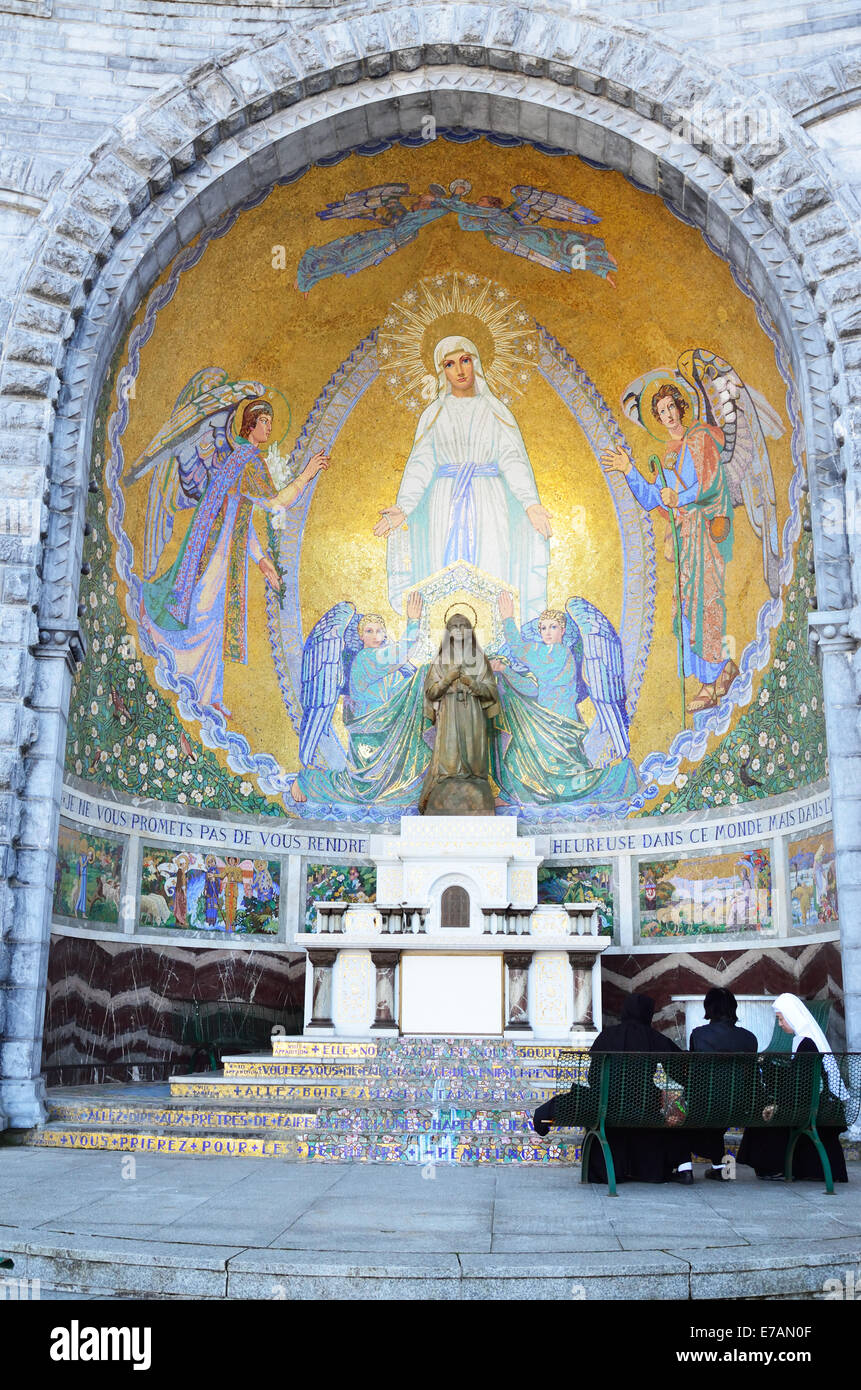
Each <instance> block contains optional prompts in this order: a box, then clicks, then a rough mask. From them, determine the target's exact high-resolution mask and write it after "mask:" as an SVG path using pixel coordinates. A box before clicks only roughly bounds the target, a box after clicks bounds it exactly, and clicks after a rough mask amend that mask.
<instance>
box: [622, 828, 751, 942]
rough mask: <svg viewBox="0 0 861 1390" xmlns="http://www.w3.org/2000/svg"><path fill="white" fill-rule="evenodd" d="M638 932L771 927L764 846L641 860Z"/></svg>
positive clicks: (735, 930) (735, 931)
mask: <svg viewBox="0 0 861 1390" xmlns="http://www.w3.org/2000/svg"><path fill="white" fill-rule="evenodd" d="M639 873H640V935H641V936H643V937H653V936H699V935H701V934H702V935H711V934H717V933H726V934H727V935H728V936H732V935H736V934H743V933H747V932H756V933H759V934H760V935H768V934H770V933H771V932H772V930H773V920H772V915H773V909H772V895H771V859H770V855H769V851H768V849H767V848H762V849H740V850H739V851H738V853H735V854H726V855H716V856H710V855H709V856H699V855H689V856H688V857H687V858H685V859H673V860H653V861H651V862H648V863H641V864H640V870H639Z"/></svg>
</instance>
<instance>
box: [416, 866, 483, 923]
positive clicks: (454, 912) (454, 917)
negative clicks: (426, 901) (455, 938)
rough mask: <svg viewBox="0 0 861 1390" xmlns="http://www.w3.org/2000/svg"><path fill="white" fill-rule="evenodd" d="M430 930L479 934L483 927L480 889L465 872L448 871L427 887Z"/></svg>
mask: <svg viewBox="0 0 861 1390" xmlns="http://www.w3.org/2000/svg"><path fill="white" fill-rule="evenodd" d="M429 896H430V913H429V917H428V928H429V930H430V931H452V932H457V933H458V935H461V934H462V935H463V936H466V935H468V934H469V935H473V936H474V935H480V934H481V929H482V913H481V901H482V897H481V892H480V890H479V888H478V885H477V884H476V883H474V882H473V881H472V879H470V878H467V877H466V876H465V875H460V874H458V875H455V874H447V875H446V876H445V877H444V878H441V879H440V880H439V881H438V882H437V883H435V884H434V885H433V887H432V888H431V890H430V895H429Z"/></svg>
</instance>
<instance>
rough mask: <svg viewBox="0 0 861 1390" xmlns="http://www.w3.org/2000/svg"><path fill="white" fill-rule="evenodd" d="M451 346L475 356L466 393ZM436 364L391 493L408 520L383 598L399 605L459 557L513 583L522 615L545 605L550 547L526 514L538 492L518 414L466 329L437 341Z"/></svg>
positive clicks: (392, 550) (392, 538) (392, 547)
mask: <svg viewBox="0 0 861 1390" xmlns="http://www.w3.org/2000/svg"><path fill="white" fill-rule="evenodd" d="M455 352H468V353H469V354H470V356H471V357H472V359H473V367H474V371H475V392H474V395H472V396H455V395H453V394H452V390H451V385H450V383H449V381H448V379H447V378H446V375H445V372H444V370H443V365H442V364H443V362H444V361H445V360H446V358H447V357H450V356H451V355H452V354H453V353H455ZM434 368H435V370H436V373H437V383H438V384H437V396H436V399H435V400H433V401H432V402H431V404H430V405H429V406H428V407H427V409H426V410H424V411H423V413H422V415H421V418H420V420H419V423H418V427H417V429H416V437H415V441H414V443H413V447H412V451H411V453H410V456H409V458H408V459H407V461H406V464H405V466H404V474H403V478H402V479H401V485H400V489H399V491H398V496H397V501H396V506H397V507H399V508H400V510H401V511H402V512H403V513H404V515H405V517H406V522H405V524H403V525H401V526H398V527H396V528H395V529H394V530H393V531H391V532H390V534H389V537H388V552H387V567H388V579H389V600H390V602H391V605H392V607H393V608H394V610H395V611H396V612H398V613H400V612H401V610H402V606H403V599H404V595H405V594H408V593H409V592H410V591H411V590H412V589H414V588H415V587H416V586H417V585H418V584H421V583H422V582H423V581H424V580H426V579H427V578H428V577H429V576H430V575H432V574H436V573H437V571H438V570H442V569H445V568H446V566H448V565H451V564H454V563H455V562H456V561H459V560H460V561H466V562H467V563H469V564H471V565H475V566H476V568H477V569H479V570H483V571H484V572H485V573H486V574H490V575H493V576H494V577H495V578H496V579H499V580H501V581H502V583H504V584H508V585H510V586H511V587H512V588H513V589H516V590H517V592H518V593H519V595H520V614H521V621H522V622H528V621H529V619H530V618H537V617H538V615H539V614H540V613H541V612H542V611H543V610H544V608H546V606H547V566H548V563H549V557H550V547H549V545H548V542H547V541H546V540H545V538H544V536H542V535H541V534H540V532H539V531H537V530H536V528H535V527H534V526H533V524H532V522H531V521H530V519H529V517H528V516H527V515H526V509H527V507H531V506H534V505H535V504H537V503H539V501H540V499H539V496H538V489H537V488H536V486H535V475H534V474H533V472H532V465H531V463H530V462H529V456H528V454H527V452H526V446H525V445H524V443H523V438H522V436H521V433H520V430H519V429H518V426H517V421H516V420H515V418H514V416H513V415H512V413H511V411H510V410H509V409H508V407H507V406H506V405H503V403H502V401H501V400H499V399H498V397H497V396H494V394H493V392H492V391H491V390H490V388H489V387H488V385H487V381H486V380H485V376H484V371H483V368H482V365H481V358H480V357H479V355H478V351H477V349H476V347H475V344H474V343H472V342H471V341H470V340H469V339H468V338H462V337H448V338H443V339H442V340H441V341H440V342H439V343H437V345H436V348H435V350H434Z"/></svg>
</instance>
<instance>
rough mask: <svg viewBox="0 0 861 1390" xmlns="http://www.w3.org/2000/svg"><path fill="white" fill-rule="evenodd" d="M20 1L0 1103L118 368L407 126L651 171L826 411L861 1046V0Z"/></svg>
mask: <svg viewBox="0 0 861 1390" xmlns="http://www.w3.org/2000/svg"><path fill="white" fill-rule="evenodd" d="M20 6H21V0H16V12H15V13H9V12H8V10H4V8H3V6H2V5H0V70H2V72H0V140H2V142H3V143H2V145H0V234H2V241H0V293H2V303H0V325H2V327H3V330H4V342H3V354H2V361H0V499H2V498H8V499H10V500H9V502H8V504H6V505H5V509H4V507H3V506H0V856H2V871H3V881H2V883H0V1039H2V1041H0V1103H2V1104H3V1105H4V1106H5V1107H6V1110H7V1112H8V1118H9V1121H10V1122H11V1123H13V1124H15V1125H25V1124H31V1123H34V1122H37V1121H38V1120H39V1118H40V1116H41V1113H42V1109H41V1106H42V1102H41V1096H40V1083H39V1081H38V1068H39V1053H40V1039H41V1030H42V1013H43V1009H44V989H45V964H46V953H47V945H48V939H49V909H50V894H49V892H48V889H47V885H48V884H50V883H51V881H52V867H53V846H54V845H55V843H56V835H57V821H58V814H59V802H58V791H59V780H60V775H61V764H62V758H63V749H64V743H65V712H66V706H67V701H68V684H69V673H70V670H71V666H72V664H73V662H74V660H75V658H76V656H77V655H80V645H79V643H80V639H79V636H78V633H77V622H76V603H77V591H78V583H79V573H80V564H81V548H82V540H83V524H84V515H83V513H84V509H83V500H84V496H85V492H86V488H87V459H88V441H89V430H90V428H91V423H92V415H93V410H94V406H95V396H96V393H97V388H98V385H99V383H100V381H101V378H102V375H103V373H104V370H105V367H106V365H107V362H108V360H109V358H110V355H111V352H112V351H113V348H114V346H115V344H116V342H117V340H118V338H119V336H120V334H121V332H122V330H123V327H124V325H125V323H126V322H127V320H128V317H129V316H130V314H131V313H132V311H133V310H134V308H135V307H136V305H137V304H138V303H139V301H140V299H141V297H142V296H143V295H144V294H145V293H146V291H147V289H148V288H149V286H150V285H151V284H152V283H153V281H154V280H155V278H156V277H157V276H158V275H159V274H160V272H161V271H162V270H163V269H164V267H165V266H166V265H167V264H168V263H169V262H170V260H171V259H172V258H173V256H175V255H176V253H177V252H178V251H179V250H180V249H181V247H182V246H183V245H185V244H186V243H187V242H188V241H189V240H190V239H191V238H192V237H193V236H194V235H195V234H196V233H197V231H198V230H199V229H200V228H201V227H202V226H203V225H205V224H206V223H207V222H209V221H211V219H212V218H213V217H214V216H217V215H219V214H220V213H221V212H223V211H224V210H226V209H228V208H231V207H233V206H235V205H236V204H237V203H238V202H239V201H240V200H241V199H243V198H245V197H247V196H248V195H249V194H250V193H253V192H255V191H257V190H260V189H262V188H265V187H266V186H267V185H268V183H270V182H271V181H272V179H274V178H277V177H279V176H286V175H289V174H291V173H293V172H295V171H296V170H298V169H300V168H301V167H303V166H304V165H305V164H306V163H307V162H308V161H309V160H313V159H316V158H320V157H323V156H324V155H330V154H332V153H334V152H336V151H338V150H346V149H349V148H351V147H352V146H354V145H355V144H356V143H358V142H360V141H363V140H367V139H368V138H369V137H370V136H372V135H376V134H380V135H396V134H399V133H412V132H414V130H415V129H416V128H417V126H418V125H419V123H420V120H421V117H422V115H423V114H426V113H433V114H434V115H436V116H437V118H438V119H440V120H441V121H442V122H444V123H446V124H463V125H471V126H476V125H477V126H480V127H483V128H494V129H498V130H500V131H506V132H507V131H512V132H514V133H518V134H522V135H524V136H526V137H529V138H537V139H549V140H551V141H553V143H555V144H558V145H560V146H562V147H563V148H566V149H570V150H571V151H572V153H583V154H586V155H588V156H589V157H590V158H592V159H596V160H598V161H600V162H603V163H606V164H607V165H608V166H610V167H613V168H616V169H619V170H620V171H621V172H623V173H624V174H627V175H632V176H634V177H636V178H637V179H638V181H639V182H641V183H642V184H644V185H645V186H646V187H648V188H651V189H653V190H654V191H655V192H657V193H659V194H661V196H663V197H664V198H665V199H666V201H667V202H668V203H669V205H670V206H671V207H673V208H674V209H676V210H677V211H679V212H681V213H683V214H684V215H685V216H687V217H688V218H689V219H690V220H691V221H693V222H694V223H695V224H696V225H698V226H700V227H701V228H703V229H704V230H705V231H706V232H707V233H708V235H709V236H710V237H711V239H712V240H713V241H714V243H715V244H716V245H717V246H718V248H719V249H720V252H721V254H723V255H725V256H726V258H727V259H728V260H729V261H730V263H731V264H733V265H734V266H735V267H736V269H737V270H738V271H739V273H740V274H742V275H743V276H744V277H745V278H746V279H747V280H748V282H749V283H750V285H751V286H752V288H753V291H754V293H755V294H756V296H757V297H758V299H759V300H760V302H761V304H762V305H763V307H764V308H765V309H766V311H767V312H768V313H769V314H770V316H771V318H772V319H773V321H774V322H775V324H776V325H777V327H778V331H779V332H780V335H781V337H782V340H783V344H784V348H785V350H786V352H787V355H788V358H789V360H790V362H791V364H792V367H793V371H794V373H795V376H796V380H797V381H798V384H799V391H800V394H801V397H802V401H803V407H804V429H805V443H806V450H807V458H808V472H809V478H810V490H811V502H812V509H813V515H814V550H815V556H816V577H817V592H818V601H819V610H820V611H819V612H818V613H817V614H816V615H813V632H814V637H815V638H816V641H817V643H818V646H819V650H820V651H821V653H822V657H823V675H824V680H825V689H826V706H827V717H828V720H829V743H830V747H831V752H832V760H833V761H832V766H833V771H834V791H835V807H834V825H835V838H836V842H837V847H838V880H839V884H840V894H841V920H842V921H845V923H846V932H845V935H844V943H843V945H844V964H845V969H846V988H847V1031H848V1034H849V1040H850V1044H852V1045H854V1046H856V1047H858V1048H859V1050H861V928H859V926H858V925H856V924H861V730H859V722H858V692H859V689H861V659H859V656H858V644H859V639H861V608H859V602H858V600H859V597H861V571H859V570H858V565H859V563H861V560H859V546H858V538H857V533H856V527H855V524H854V522H853V520H852V518H854V517H856V516H858V515H859V513H861V507H859V505H856V502H861V466H859V458H858V441H859V439H861V350H859V349H861V274H859V271H858V238H857V229H858V201H857V189H856V187H855V183H854V180H855V164H854V163H853V158H854V156H853V154H852V150H851V149H849V150H846V151H845V154H846V159H845V162H844V163H843V164H842V167H836V166H835V165H834V164H833V163H832V162H831V160H830V159H829V158H828V156H827V155H826V154H825V153H824V152H823V147H824V144H825V143H827V141H826V136H827V132H828V130H829V128H831V129H834V130H836V129H838V128H839V127H837V126H836V125H835V122H839V121H842V120H845V118H846V115H847V112H848V113H851V111H852V107H853V103H854V100H855V97H854V93H855V91H856V90H857V88H858V86H859V45H858V43H857V38H858V35H857V32H856V31H854V30H853V29H852V28H851V12H850V7H849V6H848V5H844V4H843V3H842V0H833V2H832V3H829V4H810V5H806V6H789V7H784V8H783V9H782V10H778V11H775V12H774V13H772V12H770V10H767V9H766V7H765V6H763V5H760V4H759V3H752V2H751V3H748V0H739V3H734V4H730V5H724V6H721V7H720V9H718V7H715V6H710V5H709V6H706V5H684V4H682V3H675V4H671V3H665V4H664V5H663V7H662V8H661V10H660V12H658V11H657V8H656V7H655V6H654V5H652V4H648V5H640V6H635V5H627V4H624V3H618V4H605V5H602V6H601V8H600V11H599V12H596V13H588V12H586V11H583V10H580V9H579V8H577V7H576V6H575V7H570V6H554V5H552V4H550V5H546V6H545V5H543V4H531V5H529V6H523V7H520V8H518V7H517V6H516V5H509V4H504V3H494V4H491V5H489V6H488V5H482V6H478V5H471V4H467V3H464V4H460V3H447V4H433V3H428V0H419V2H418V3H415V4H412V5H409V6H407V5H400V4H398V5H394V4H388V5H377V6H376V7H375V6H374V5H373V4H370V5H367V4H366V5H361V6H359V5H348V6H337V7H336V6H327V7H318V8H314V9H312V8H310V7H308V8H305V7H296V8H293V9H291V10H286V9H281V8H280V7H268V6H266V7H262V6H251V5H244V4H233V5H225V6H215V5H210V4H200V3H197V4H172V5H168V4H160V3H155V2H154V3H145V0H140V5H139V7H138V8H137V9H135V8H133V6H132V4H130V3H123V0H120V3H118V4H117V5H116V6H115V7H114V8H113V9H111V10H104V9H102V8H101V7H100V8H99V9H98V10H96V9H95V7H78V8H74V7H72V6H62V5H60V4H56V3H55V4H54V6H53V12H52V13H51V14H50V15H44V14H43V15H42V16H41V17H39V16H38V15H35V16H34V15H33V14H32V13H21V12H20ZM49 7H50V0H40V4H39V8H41V9H43V10H44V9H47V8H49ZM27 8H28V7H27V6H26V5H24V9H25V10H26V9H27ZM637 24H639V25H641V26H643V27H641V28H637V27H631V25H637ZM4 44H5V48H4V47H3V45H4ZM748 73H752V74H753V75H754V78H755V80H753V81H751V80H749V79H748V77H747V74H748ZM4 83H5V84H6V86H5V87H4V85H3V84H4ZM13 91H14V100H12V99H11V98H12V94H13ZM4 96H8V97H9V98H10V100H9V101H5V100H3V97H4ZM7 107H8V110H7ZM704 108H708V109H709V110H713V109H716V110H718V111H721V110H723V111H727V110H737V111H740V112H742V113H748V114H751V113H753V114H755V115H756V117H757V119H758V118H759V114H760V113H762V115H763V117H764V118H767V120H768V123H769V130H772V129H773V130H774V131H775V132H776V134H775V138H774V139H773V140H771V141H769V142H767V143H766V144H764V143H763V142H762V141H761V140H758V139H757V138H754V137H752V136H751V135H750V132H749V130H748V129H747V128H746V127H745V126H744V124H743V123H742V126H739V125H738V124H736V125H735V126H724V127H722V128H718V129H715V130H710V131H709V133H708V135H707V136H706V137H704V138H701V137H700V136H697V137H696V138H693V137H691V138H690V139H687V140H686V139H683V138H681V139H680V138H679V137H678V134H677V133H674V132H675V131H676V128H677V125H678V120H679V113H680V112H685V111H687V112H691V111H697V110H700V111H702V110H703V109H704ZM796 117H797V119H796ZM843 148H844V147H843V142H841V150H843ZM841 158H842V155H841ZM4 1019H5V1021H4ZM2 1122H3V1120H2V1117H0V1124H2Z"/></svg>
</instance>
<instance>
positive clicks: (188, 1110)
mask: <svg viewBox="0 0 861 1390" xmlns="http://www.w3.org/2000/svg"><path fill="white" fill-rule="evenodd" d="M530 1113H531V1112H530V1110H528V1109H512V1108H511V1107H509V1106H494V1107H478V1106H474V1107H469V1108H468V1107H461V1108H458V1107H455V1106H439V1105H437V1106H414V1105H396V1104H392V1103H388V1104H386V1105H377V1106H373V1107H372V1106H361V1107H344V1106H343V1105H334V1104H331V1103H330V1104H329V1105H328V1106H324V1107H321V1108H319V1109H314V1108H308V1109H305V1110H294V1109H287V1108H285V1107H283V1106H274V1105H270V1106H268V1107H266V1108H264V1109H252V1108H248V1107H245V1106H241V1105H235V1104H234V1105H228V1106H219V1107H217V1108H216V1107H209V1106H201V1105H200V1104H199V1103H196V1102H193V1101H185V1102H182V1101H171V1100H169V1101H168V1102H167V1103H165V1104H164V1105H142V1104H129V1105H121V1104H111V1103H106V1104H99V1103H98V1102H95V1103H93V1102H89V1101H84V1100H79V1101H73V1102H56V1101H55V1102H52V1103H51V1104H50V1105H49V1117H50V1120H51V1122H52V1123H53V1124H55V1125H59V1126H60V1127H70V1126H71V1127H76V1128H80V1127H92V1126H95V1125H97V1126H98V1127H99V1128H106V1129H135V1130H141V1131H143V1130H153V1131H161V1130H175V1129H188V1130H195V1131H197V1132H200V1133H207V1134H209V1133H223V1132H224V1131H229V1132H232V1133H237V1134H252V1133H255V1132H258V1131H260V1130H262V1129H271V1130H284V1129H303V1130H309V1129H316V1130H319V1131H321V1132H323V1133H326V1132H329V1131H332V1130H336V1131H339V1132H341V1131H358V1130H366V1131H368V1132H370V1133H384V1132H387V1131H391V1132H395V1131H397V1132H403V1133H425V1132H428V1131H431V1130H433V1131H437V1130H446V1131H450V1132H452V1133H459V1132H470V1133H482V1134H494V1133H495V1134H508V1133H528V1134H530V1135H531V1134H532V1127H531V1124H530Z"/></svg>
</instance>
